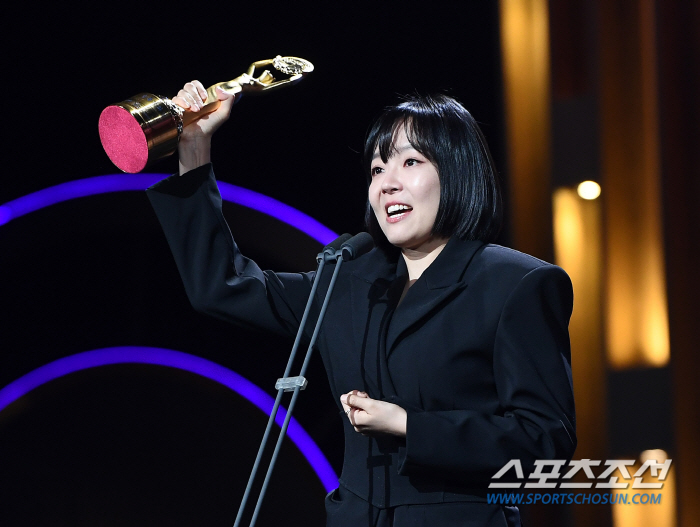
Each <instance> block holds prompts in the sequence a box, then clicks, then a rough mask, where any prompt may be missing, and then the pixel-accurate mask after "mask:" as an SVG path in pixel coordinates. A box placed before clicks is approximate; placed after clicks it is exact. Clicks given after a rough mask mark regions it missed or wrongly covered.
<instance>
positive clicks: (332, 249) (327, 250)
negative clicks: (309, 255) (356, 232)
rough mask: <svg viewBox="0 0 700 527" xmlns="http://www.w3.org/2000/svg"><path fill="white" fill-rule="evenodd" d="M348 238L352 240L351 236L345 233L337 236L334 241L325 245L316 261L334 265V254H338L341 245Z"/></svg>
mask: <svg viewBox="0 0 700 527" xmlns="http://www.w3.org/2000/svg"><path fill="white" fill-rule="evenodd" d="M350 238H352V235H351V234H348V233H347V232H346V233H345V234H342V235H340V236H338V237H337V238H336V239H335V240H333V241H332V242H331V243H329V244H328V245H326V246H325V247H324V248H323V250H322V251H321V252H320V253H318V254H317V255H316V261H317V262H318V263H321V262H322V261H323V262H325V263H336V261H337V260H336V259H335V253H336V252H338V251H339V250H340V247H341V245H343V244H344V243H345V242H346V241H348V240H349V239H350Z"/></svg>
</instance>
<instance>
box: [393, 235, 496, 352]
mask: <svg viewBox="0 0 700 527" xmlns="http://www.w3.org/2000/svg"><path fill="white" fill-rule="evenodd" d="M483 245H484V244H483V242H481V241H470V240H466V241H465V240H460V239H458V238H454V237H453V238H451V239H450V241H449V242H448V243H447V245H446V246H445V248H444V249H443V250H442V252H441V253H440V254H439V255H438V257H437V258H436V259H435V261H434V262H433V263H432V264H431V265H430V267H428V268H427V269H426V270H425V272H424V273H423V275H422V276H421V277H420V278H419V279H418V280H416V282H415V283H414V284H413V285H412V286H411V288H410V289H409V290H408V292H407V293H406V296H405V297H404V299H403V301H402V302H401V305H400V306H399V307H398V309H396V311H395V312H394V314H393V317H392V320H391V325H390V326H389V329H388V333H387V341H386V355H387V357H388V356H389V355H390V354H391V353H392V351H393V350H394V348H395V347H396V345H397V344H398V342H399V341H400V339H401V337H402V336H403V335H404V334H405V333H406V332H407V331H409V330H410V329H411V328H412V327H413V326H415V325H416V324H419V323H420V322H421V321H422V320H423V319H424V318H425V317H427V316H429V315H431V314H432V313H433V312H434V311H435V310H438V309H440V308H441V306H442V305H443V304H444V303H445V302H446V301H449V299H450V298H451V297H452V296H453V295H454V294H456V293H457V292H459V291H460V290H462V289H464V288H465V287H467V283H466V281H465V280H464V273H465V271H466V269H467V267H468V266H469V263H470V262H471V260H472V258H473V257H474V254H475V253H476V251H477V250H478V249H479V248H480V247H482V246H483ZM402 265H403V266H404V268H405V264H404V263H403V262H402V261H400V262H399V273H400V272H401V267H402Z"/></svg>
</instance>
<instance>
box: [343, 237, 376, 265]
mask: <svg viewBox="0 0 700 527" xmlns="http://www.w3.org/2000/svg"><path fill="white" fill-rule="evenodd" d="M373 248H374V240H373V239H372V236H370V235H369V233H366V232H360V233H358V234H356V235H355V236H353V237H352V238H350V239H349V240H348V241H346V242H345V243H343V244H342V245H341V246H340V251H341V253H342V255H343V260H345V261H346V262H348V261H350V260H354V259H355V258H359V257H360V256H362V255H363V254H365V253H368V252H369V251H371V250H372V249H373Z"/></svg>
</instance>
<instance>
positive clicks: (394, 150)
mask: <svg viewBox="0 0 700 527" xmlns="http://www.w3.org/2000/svg"><path fill="white" fill-rule="evenodd" d="M405 150H415V148H414V146H413V145H412V144H411V143H406V144H405V145H401V146H397V147H394V148H392V149H391V151H392V153H396V154H400V153H401V152H403V151H405ZM379 155H380V154H379V150H375V152H374V154H373V155H372V161H374V160H375V159H377V158H378V157H379ZM389 157H392V156H391V155H390V156H389Z"/></svg>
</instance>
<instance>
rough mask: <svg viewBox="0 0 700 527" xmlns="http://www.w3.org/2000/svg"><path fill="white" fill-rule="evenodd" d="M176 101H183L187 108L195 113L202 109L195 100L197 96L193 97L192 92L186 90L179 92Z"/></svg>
mask: <svg viewBox="0 0 700 527" xmlns="http://www.w3.org/2000/svg"><path fill="white" fill-rule="evenodd" d="M175 98H176V99H181V100H183V101H184V102H185V106H184V107H185V108H187V109H191V110H192V111H194V112H198V111H199V109H200V106H199V104H198V103H197V99H195V96H194V95H192V93H191V92H189V91H187V90H185V89H184V88H183V89H182V90H180V91H179V92H177V97H175Z"/></svg>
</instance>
